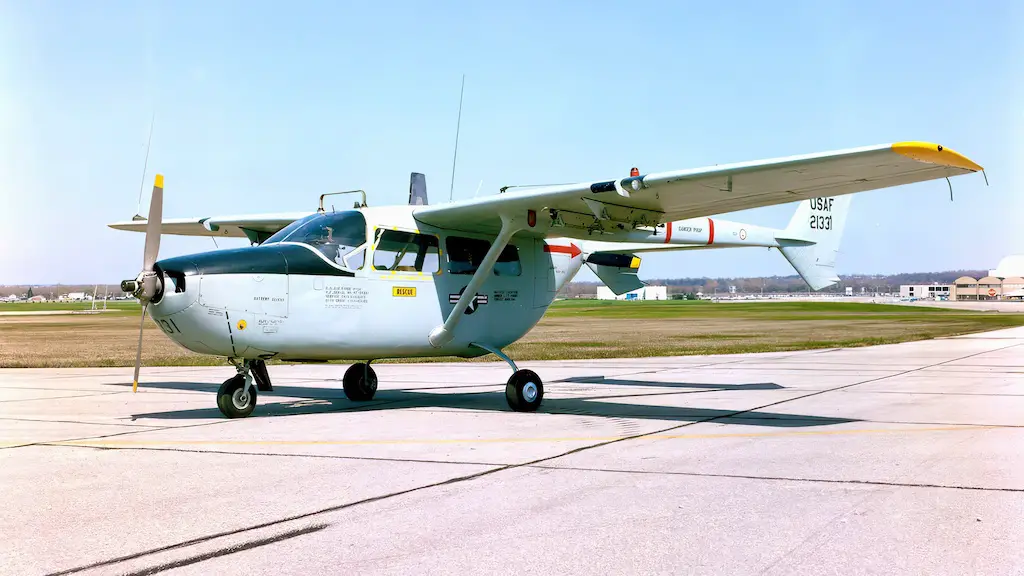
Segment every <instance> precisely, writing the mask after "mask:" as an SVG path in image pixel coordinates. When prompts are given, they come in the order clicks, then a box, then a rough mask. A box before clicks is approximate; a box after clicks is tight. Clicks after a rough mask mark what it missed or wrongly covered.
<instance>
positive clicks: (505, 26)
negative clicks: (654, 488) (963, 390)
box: [0, 0, 1024, 284]
mask: <svg viewBox="0 0 1024 576" xmlns="http://www.w3.org/2000/svg"><path fill="white" fill-rule="evenodd" d="M371 4H372V5H371ZM1021 29H1024V7H1022V6H1021V5H1020V4H1019V3H1015V2H1010V1H1007V2H986V3H984V4H983V5H978V6H975V5H972V4H971V3H964V2H951V1H950V2H899V3H890V2H863V1H857V2H853V1H850V2H838V1H837V2H820V1H818V2H812V1H808V2H785V3H762V2H733V3H722V4H720V5H716V4H715V3H700V4H698V3H695V2H694V3H686V2H680V3H668V2H664V3H661V2H653V3H650V2H637V1H632V2H622V3H610V2H582V1H581V2H561V3H548V2H536V3H516V4H501V5H499V4H492V3H485V2H465V3H429V4H428V3H412V2H410V3H384V2H379V3H351V4H347V3H340V2H339V3H333V2H322V3H321V2H312V1H299V2H291V3H281V2H248V1H247V2H227V1H218V2H184V1H181V2H179V1H175V2H114V1H107V2H87V3H83V2H78V3H72V2H58V1H53V0H51V1H44V0H39V1H33V2H24V1H20V0H0V200H2V203H0V284H11V283H49V282H64V283H72V282H82V283H93V282H116V281H119V280H120V279H122V278H130V277H133V276H135V275H136V274H137V272H138V269H139V268H140V266H141V259H142V245H143V236H142V235H141V234H132V233H128V232H119V231H115V230H112V229H109V228H107V227H106V224H107V223H109V222H113V221H116V220H122V219H127V218H130V217H131V215H132V214H134V213H135V212H136V209H137V200H138V194H139V185H140V180H141V177H142V169H143V160H144V156H145V142H146V137H147V134H148V131H149V127H150V118H151V115H152V114H153V113H154V111H155V114H156V121H155V126H154V131H153V143H152V147H151V152H150V157H149V170H148V172H147V175H146V181H147V188H148V186H149V185H150V183H151V180H152V176H153V174H154V173H156V171H160V172H162V173H164V174H165V175H166V178H167V184H166V193H165V204H164V215H165V217H180V216H209V215H215V214H226V213H227V214H237V213H246V212H274V211H294V210H299V211H301V210H313V209H315V207H316V202H317V198H318V196H319V194H320V193H322V192H327V191H333V190H341V189H352V188H363V189H365V190H367V192H368V193H369V196H370V202H371V203H372V204H376V205H382V204H389V203H403V202H405V200H406V195H407V191H408V179H409V172H411V171H420V172H424V173H425V174H426V175H427V184H428V188H429V192H430V197H431V199H432V200H433V201H434V202H437V201H440V200H444V199H447V197H448V190H449V182H450V171H451V160H452V146H453V144H454V136H455V123H456V116H457V112H458V98H459V83H460V80H461V76H462V74H463V73H464V74H466V90H465V104H464V107H463V116H462V133H461V137H460V142H459V161H458V169H457V174H456V179H455V187H454V188H455V189H454V197H455V198H456V199H459V198H468V197H471V196H473V194H474V192H475V191H476V189H477V186H478V185H479V184H480V182H481V181H482V182H483V185H482V188H481V189H480V194H494V193H497V189H498V188H499V187H500V186H502V185H506V184H525V183H558V182H574V181H584V180H592V179H598V178H606V177H610V176H616V175H620V174H626V173H628V170H629V168H630V167H631V166H634V165H636V166H639V167H640V168H641V170H642V171H644V172H653V171H662V170H673V169H680V168H689V167H698V166H706V165H712V164H720V163H727V162H734V161H744V160H755V159H760V158H771V157H777V156H786V155H790V154H801V153H808V152H816V151H824V150H832V149H842V148H850V147H855V146H862V145H870V144H880V143H886V142H893V141H901V140H927V141H933V142H938V143H941V144H943V145H945V146H947V147H950V148H953V149H955V150H957V151H960V152H962V153H964V154H966V155H967V156H969V157H970V158H972V159H974V160H976V161H978V162H979V163H980V164H982V165H983V166H985V168H986V169H987V171H988V175H989V180H990V182H991V186H990V187H987V188H986V187H985V185H984V181H983V179H982V178H981V176H966V177H960V178H957V179H954V181H953V184H954V192H955V200H956V201H955V203H950V201H949V193H948V189H947V187H946V183H945V182H944V181H939V182H931V183H923V184H916V185H912V186H906V187H902V188H897V189H889V190H880V191H873V192H868V193H864V194H861V195H858V196H857V197H856V198H855V199H854V202H853V211H852V213H851V216H850V220H849V222H848V225H847V231H846V235H845V239H844V243H843V253H842V255H841V257H840V260H839V264H838V267H839V272H840V274H848V273H889V272H899V271H927V270H942V269H952V268H980V269H986V268H994V267H995V266H996V264H997V262H998V260H999V259H1000V258H1001V257H1002V256H1004V255H1006V254H1009V253H1014V252H1024V236H1022V234H1021V232H1020V229H1021V214H1022V213H1024V201H1022V200H1021V191H1022V189H1024V168H1021V164H1022V161H1024V145H1022V144H1021V141H1022V138H1024V136H1022V135H1024V74H1022V73H1024V70H1022V68H1024V64H1022V62H1024V38H1022V37H1021V36H1022V35H1021V34H1019V31H1020V30H1021ZM145 197H148V191H147V193H146V195H144V200H143V205H142V210H143V213H145V210H146V206H147V204H146V202H147V201H146V200H145ZM793 209H794V207H793V206H779V207H772V208H766V209H759V210H756V211H747V212H743V213H738V214H730V215H729V218H730V219H736V220H741V221H747V222H751V223H754V224H762V225H769V226H779V227H781V226H784V225H785V224H786V222H788V220H789V216H790V214H791V212H792V210H793ZM240 243H241V242H234V243H231V242H225V241H223V240H222V241H220V246H221V247H225V246H226V245H237V244H240ZM212 248H214V246H213V242H212V241H211V240H209V239H197V238H180V237H165V238H164V240H163V242H162V245H161V256H172V255H177V254H183V253H187V252H193V251H199V250H207V249H212ZM790 273H792V271H791V269H790V268H789V266H788V264H786V262H785V260H784V259H783V258H782V257H781V256H780V255H779V254H778V253H776V252H774V251H773V252H767V251H763V250H754V249H752V250H733V251H707V252H698V253H685V254H674V255H669V254H659V255H651V256H648V257H646V258H645V259H644V264H643V269H642V271H641V276H642V277H645V278H652V277H667V276H668V277H671V276H704V275H707V276H756V275H768V274H790ZM589 278H590V277H588V276H586V275H585V274H581V276H580V279H589Z"/></svg>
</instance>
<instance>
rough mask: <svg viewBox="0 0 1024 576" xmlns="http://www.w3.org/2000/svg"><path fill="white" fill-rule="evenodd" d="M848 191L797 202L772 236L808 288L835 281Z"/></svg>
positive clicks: (847, 206) (824, 286)
mask: <svg viewBox="0 0 1024 576" xmlns="http://www.w3.org/2000/svg"><path fill="white" fill-rule="evenodd" d="M852 199H853V195H852V194H844V195H842V196H835V197H831V198H811V199H809V200H804V201H802V202H800V205H799V206H798V207H797V209H796V213H795V214H793V218H792V220H790V221H789V226H787V227H786V229H785V230H782V231H780V232H778V233H777V234H776V235H775V238H776V240H778V242H779V250H780V251H781V252H782V255H783V256H785V257H786V260H788V261H789V263H790V264H791V265H792V266H793V268H795V269H796V271H797V273H798V274H800V277H801V278H803V279H804V281H805V282H807V284H808V285H809V286H810V287H811V289H812V290H821V289H822V288H827V287H829V286H831V285H833V284H835V283H836V282H839V276H837V275H836V272H835V266H836V257H837V256H838V255H839V243H840V241H841V240H842V237H843V228H845V226H846V217H847V215H848V214H849V213H850V201H851V200H852Z"/></svg>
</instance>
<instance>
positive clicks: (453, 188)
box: [448, 74, 466, 202]
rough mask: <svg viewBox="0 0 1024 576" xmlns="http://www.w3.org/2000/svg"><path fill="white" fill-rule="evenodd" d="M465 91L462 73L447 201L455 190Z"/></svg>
mask: <svg viewBox="0 0 1024 576" xmlns="http://www.w3.org/2000/svg"><path fill="white" fill-rule="evenodd" d="M465 91H466V75H465V74H463V75H462V88H461V89H459V120H458V123H457V124H456V125H455V155H454V156H453V157H452V183H451V186H450V187H449V188H448V201H449V202H451V201H452V193H453V192H454V191H455V161H456V160H457V159H458V158H459V130H460V129H461V128H462V95H463V94H464V93H465Z"/></svg>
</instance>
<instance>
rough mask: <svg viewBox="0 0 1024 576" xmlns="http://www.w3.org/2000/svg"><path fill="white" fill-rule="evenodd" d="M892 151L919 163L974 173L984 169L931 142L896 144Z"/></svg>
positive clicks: (960, 155) (962, 156)
mask: <svg viewBox="0 0 1024 576" xmlns="http://www.w3.org/2000/svg"><path fill="white" fill-rule="evenodd" d="M892 151H893V152H895V153H897V154H902V155H903V156H907V157H908V158H913V159H914V160H918V161H920V162H928V163H930V164H939V165H941V166H952V167H954V168H963V169H964V170H973V171H975V172H980V171H982V170H984V168H982V167H981V166H979V165H977V164H975V163H974V162H973V161H972V160H971V159H970V158H967V157H966V156H964V155H963V154H960V153H959V152H954V151H953V150H950V149H949V148H946V147H944V146H942V145H941V144H932V143H931V142H897V143H895V144H893V145H892Z"/></svg>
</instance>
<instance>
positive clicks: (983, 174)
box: [981, 170, 988, 186]
mask: <svg viewBox="0 0 1024 576" xmlns="http://www.w3.org/2000/svg"><path fill="white" fill-rule="evenodd" d="M981 175H982V176H984V177H985V186H988V174H986V173H985V171H984V170H982V171H981Z"/></svg>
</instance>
